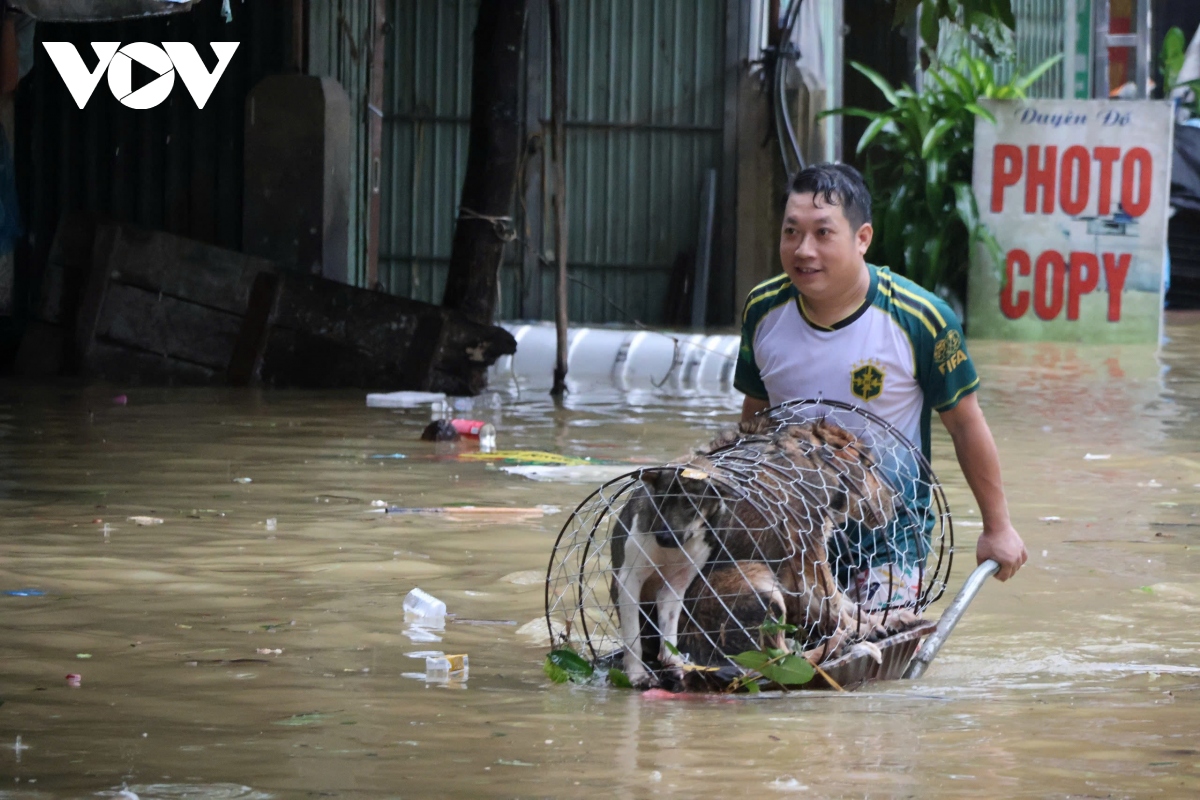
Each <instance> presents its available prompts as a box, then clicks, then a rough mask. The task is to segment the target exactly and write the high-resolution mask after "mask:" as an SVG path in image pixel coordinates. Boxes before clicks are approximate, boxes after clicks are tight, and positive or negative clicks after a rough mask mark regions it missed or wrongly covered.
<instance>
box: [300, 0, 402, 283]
mask: <svg viewBox="0 0 1200 800" xmlns="http://www.w3.org/2000/svg"><path fill="white" fill-rule="evenodd" d="M376 1H378V2H386V1H387V0H319V1H318V2H313V3H309V4H308V65H307V70H308V74H309V75H318V76H329V77H331V78H334V79H335V80H337V82H338V83H340V84H341V85H342V88H343V89H345V90H346V95H347V96H348V97H349V98H350V114H351V127H350V131H351V133H350V206H349V215H350V237H349V244H348V248H349V253H348V259H347V263H348V264H349V273H350V275H351V283H353V284H354V285H356V286H365V285H366V276H367V263H366V257H367V231H368V222H369V219H368V210H369V199H368V195H369V193H370V150H369V142H368V139H369V130H368V114H371V113H374V112H372V110H371V108H370V104H369V102H368V98H369V94H370V77H371V73H370V67H371V63H370V61H371V54H370V47H371V25H372V20H373V19H374V13H375V2H376ZM389 11H390V9H389Z"/></svg>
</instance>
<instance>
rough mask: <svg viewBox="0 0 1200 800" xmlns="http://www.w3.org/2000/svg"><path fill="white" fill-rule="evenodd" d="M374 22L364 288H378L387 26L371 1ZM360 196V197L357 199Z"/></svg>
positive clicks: (380, 1)
mask: <svg viewBox="0 0 1200 800" xmlns="http://www.w3.org/2000/svg"><path fill="white" fill-rule="evenodd" d="M372 6H373V7H374V8H373V11H374V14H373V16H374V19H373V20H372V23H371V68H370V69H371V72H370V80H369V94H368V97H367V120H368V123H367V148H368V150H369V156H370V158H369V160H368V162H367V163H368V164H369V165H370V166H369V168H368V170H367V182H368V183H367V263H366V275H365V276H363V277H364V278H365V284H366V288H368V289H374V288H376V286H378V284H379V223H380V215H381V210H380V206H381V201H382V197H381V195H380V183H381V181H382V175H383V166H382V159H383V81H384V70H385V66H386V65H385V64H384V58H383V55H384V50H385V49H386V44H385V36H386V34H385V32H384V27H385V26H386V25H387V3H386V1H385V0H374V2H373V3H372ZM360 196H361V195H360Z"/></svg>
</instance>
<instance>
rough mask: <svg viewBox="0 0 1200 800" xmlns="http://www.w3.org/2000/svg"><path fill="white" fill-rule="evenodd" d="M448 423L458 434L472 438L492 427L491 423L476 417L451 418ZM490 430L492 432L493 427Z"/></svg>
mask: <svg viewBox="0 0 1200 800" xmlns="http://www.w3.org/2000/svg"><path fill="white" fill-rule="evenodd" d="M450 424H451V425H452V426H454V430H456V431H458V435H459V436H469V437H470V438H472V439H478V438H479V437H480V436H483V435H486V434H487V433H489V429H492V425H490V424H489V423H487V422H483V421H482V420H478V419H452V420H450ZM491 432H492V433H494V429H493V430H492V431H491Z"/></svg>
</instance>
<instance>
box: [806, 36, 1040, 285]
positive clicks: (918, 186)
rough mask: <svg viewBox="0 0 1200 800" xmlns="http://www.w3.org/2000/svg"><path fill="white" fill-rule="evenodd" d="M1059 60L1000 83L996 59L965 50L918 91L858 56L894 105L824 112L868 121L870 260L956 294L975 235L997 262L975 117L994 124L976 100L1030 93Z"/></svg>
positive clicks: (862, 143)
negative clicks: (981, 190) (980, 176)
mask: <svg viewBox="0 0 1200 800" xmlns="http://www.w3.org/2000/svg"><path fill="white" fill-rule="evenodd" d="M1061 59H1062V56H1061V55H1058V56H1054V57H1053V58H1050V59H1047V60H1046V61H1044V62H1042V63H1041V64H1039V65H1038V66H1037V67H1035V68H1034V69H1033V70H1032V71H1030V72H1028V73H1025V74H1024V75H1020V74H1014V75H1013V77H1012V79H1011V80H1009V81H1008V82H1007V83H1000V82H998V81H997V80H996V77H995V68H994V67H993V65H992V64H991V62H989V61H986V60H984V59H981V58H976V57H973V56H971V55H969V54H966V53H963V54H961V55H960V56H959V57H958V59H957V61H956V63H955V64H954V65H949V64H947V63H944V62H935V63H934V64H933V66H932V67H931V68H930V69H929V70H928V71H927V72H926V73H925V83H924V87H923V88H922V90H921V91H919V92H918V91H915V90H913V89H911V88H909V87H907V86H899V87H894V86H892V85H891V84H890V83H888V81H887V79H885V78H884V77H883V76H882V75H880V74H879V73H877V72H875V71H874V70H872V69H870V68H869V67H866V66H864V65H862V64H859V63H856V62H851V66H852V67H854V69H856V70H857V71H858V72H860V73H862V75H864V76H865V77H866V78H867V79H868V80H870V81H871V83H873V84H874V85H875V86H876V88H878V89H879V91H880V92H881V93H882V94H883V97H884V99H885V100H886V102H887V105H888V108H886V109H885V110H883V111H869V110H867V109H862V108H838V109H833V110H831V111H828V112H825V113H826V114H845V115H848V116H857V117H863V118H866V119H868V120H870V124H869V125H868V126H867V129H866V131H864V132H863V135H862V138H860V139H859V142H858V152H859V153H860V154H865V156H866V168H865V170H864V173H865V177H866V179H867V185H868V187H869V188H870V190H871V195H872V197H873V198H874V200H875V213H874V215H873V217H874V227H875V238H874V241H873V243H872V245H871V250H870V252H869V253H868V254H867V258H868V259H869V260H871V261H872V262H873V263H876V264H884V265H887V266H889V267H891V268H892V269H894V270H896V271H897V272H900V273H902V274H904V275H906V276H907V277H909V278H910V279H912V280H914V281H916V282H917V283H919V284H920V285H922V286H924V287H925V288H927V289H929V290H931V291H933V290H938V289H940V288H941V287H946V288H947V289H949V290H950V291H951V292H953V293H955V294H956V295H957V296H958V297H959V298H962V297H964V296H965V293H966V280H967V262H968V259H969V256H970V252H971V249H972V248H973V247H974V246H975V244H976V243H977V242H982V243H983V244H984V245H986V246H987V248H988V250H989V251H990V252H991V253H992V255H993V258H994V259H995V260H996V263H997V264H999V262H1000V260H1001V254H1000V248H999V245H998V244H997V242H996V240H995V238H994V237H993V236H992V235H991V233H990V232H989V231H988V230H987V228H986V226H984V225H983V223H982V222H981V221H980V219H979V208H978V206H977V205H976V203H975V195H974V193H973V192H972V190H971V169H972V162H973V159H974V141H975V122H976V120H977V119H980V118H982V119H984V120H986V121H988V122H991V123H995V121H996V120H995V118H994V117H993V116H992V114H991V112H989V111H988V110H987V109H986V108H984V107H983V106H981V105H980V104H979V100H980V99H984V98H986V99H995V100H1019V99H1023V98H1025V97H1026V92H1027V90H1028V89H1029V87H1030V86H1031V85H1033V83H1034V81H1036V80H1037V79H1038V78H1040V77H1041V76H1042V75H1044V74H1045V73H1046V71H1047V70H1049V69H1050V68H1051V67H1053V66H1054V65H1055V64H1056V63H1058V61H1060V60H1061Z"/></svg>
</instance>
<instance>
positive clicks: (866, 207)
mask: <svg viewBox="0 0 1200 800" xmlns="http://www.w3.org/2000/svg"><path fill="white" fill-rule="evenodd" d="M793 194H811V195H816V198H817V200H818V201H824V202H825V203H827V204H829V205H831V206H841V207H842V213H843V214H845V215H846V219H847V221H849V223H850V225H851V227H853V229H854V230H855V231H857V230H858V229H859V228H861V227H862V226H863V224H864V223H867V222H870V221H871V193H870V192H868V191H867V184H866V181H864V180H863V176H862V173H860V172H859V171H858V170H856V169H855V168H854V167H852V166H850V165H849V164H810V165H809V166H807V167H805V168H804V169H802V170H800V171H799V172H797V173H796V174H795V175H794V176H792V180H791V181H790V182H789V183H788V196H789V197H790V196H791V195H793Z"/></svg>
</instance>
